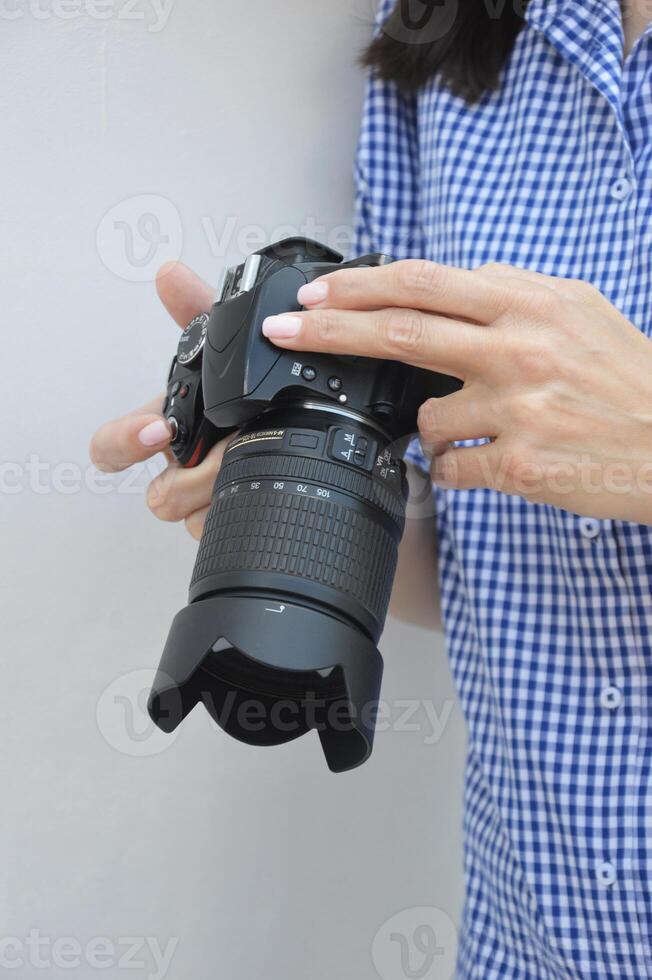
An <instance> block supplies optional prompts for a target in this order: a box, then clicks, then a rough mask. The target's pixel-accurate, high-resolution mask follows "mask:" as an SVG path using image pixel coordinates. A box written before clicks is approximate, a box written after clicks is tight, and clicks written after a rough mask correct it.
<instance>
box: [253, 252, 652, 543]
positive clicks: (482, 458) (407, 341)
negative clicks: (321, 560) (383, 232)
mask: <svg viewBox="0 0 652 980" xmlns="http://www.w3.org/2000/svg"><path fill="white" fill-rule="evenodd" d="M299 302H300V303H301V304H302V305H303V306H305V307H306V308H307V309H306V311H305V312H301V313H294V314H285V315H282V316H278V317H270V318H268V320H266V321H265V324H264V325H263V332H264V334H265V335H266V336H267V337H269V338H270V340H273V341H274V343H275V344H277V345H278V346H280V347H283V348H286V349H289V350H305V351H323V352H327V353H332V354H351V355H359V356H364V357H378V358H387V359H390V360H398V361H403V362H405V363H407V364H411V365H415V366H418V367H420V368H425V369H427V370H430V371H439V372H443V373H445V374H451V375H454V376H455V377H458V378H461V379H462V380H463V381H464V388H463V389H462V390H460V391H458V392H456V393H455V394H452V395H448V396H447V397H445V398H439V399H431V400H429V401H427V402H426V403H425V404H424V405H423V406H422V407H421V410H420V412H419V420H418V424H419V431H420V434H421V439H422V442H423V444H424V447H425V448H426V450H428V449H430V452H431V453H433V454H434V460H433V464H432V475H433V479H434V480H435V481H436V482H437V483H439V484H441V485H443V486H446V487H449V488H454V489H470V488H475V487H488V488H491V489H494V490H498V491H501V492H504V493H508V494H517V495H519V496H521V497H524V498H525V499H527V500H530V501H532V502H536V503H548V504H553V505H554V506H556V507H561V508H564V509H565V510H568V511H571V512H573V513H576V514H582V515H584V516H589V517H596V518H613V519H621V520H626V521H633V522H637V523H642V524H651V525H652V383H651V379H652V341H651V340H650V339H648V338H647V337H646V336H645V335H644V334H643V333H641V332H640V331H639V330H637V329H636V327H634V326H633V325H632V324H631V323H630V322H629V321H628V320H627V319H626V318H625V317H624V316H622V315H621V314H620V313H619V312H618V311H617V310H616V309H615V308H614V307H613V306H612V305H611V303H609V302H608V301H607V300H606V299H605V298H604V297H603V296H602V295H601V293H599V292H598V290H597V289H595V288H594V287H593V286H591V285H588V284H587V283H584V282H579V281H576V280H569V279H557V278H553V277H550V276H544V275H539V274H537V273H531V272H524V271H522V270H520V269H516V268H512V267H510V266H499V265H489V266H482V267H481V268H479V269H477V270H475V271H473V272H470V271H466V270H461V269H455V268H451V267H447V266H441V265H437V264H435V263H433V262H426V261H417V260H414V261H413V260H410V261H402V262H395V263H393V264H391V265H387V266H383V267H381V268H377V269H346V270H342V271H339V272H335V273H332V274H331V275H328V276H325V277H323V278H322V279H318V280H316V281H315V282H313V283H310V284H308V285H307V286H304V287H303V288H302V290H301V291H300V292H299ZM483 438H489V439H491V442H487V443H484V444H482V445H480V446H467V447H460V448H455V447H453V446H452V445H451V443H454V442H459V441H465V440H475V439H483Z"/></svg>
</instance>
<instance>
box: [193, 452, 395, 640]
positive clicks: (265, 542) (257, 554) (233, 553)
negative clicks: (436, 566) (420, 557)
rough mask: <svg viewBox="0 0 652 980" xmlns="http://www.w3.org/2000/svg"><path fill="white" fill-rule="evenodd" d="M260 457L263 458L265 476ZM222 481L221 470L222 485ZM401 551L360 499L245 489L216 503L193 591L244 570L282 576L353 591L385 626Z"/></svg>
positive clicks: (209, 517)
mask: <svg viewBox="0 0 652 980" xmlns="http://www.w3.org/2000/svg"><path fill="white" fill-rule="evenodd" d="M261 462H262V460H261V459H260V458H258V459H257V460H256V463H257V464H258V465H257V467H256V473H257V474H258V475H262V472H261V466H260V464H261ZM301 462H302V463H305V462H306V461H305V460H302V461H301ZM275 472H278V471H277V470H276V471H275ZM303 472H304V476H305V470H304V471H303ZM222 482H223V481H222V474H220V479H219V480H218V486H219V485H220V484H221V483H222ZM397 556H398V545H397V542H396V540H395V539H394V537H393V536H392V535H390V534H389V533H388V531H387V530H386V529H385V528H384V527H383V526H382V525H381V524H380V523H377V522H375V521H373V520H372V519H370V517H368V516H367V515H366V514H365V513H362V512H361V510H360V509H356V507H355V505H354V502H353V501H352V506H351V507H348V506H346V505H344V504H341V503H335V502H333V501H327V500H323V499H319V498H315V497H303V496H301V495H300V494H294V493H286V492H282V491H258V492H250V491H247V490H242V491H239V492H238V493H235V494H233V495H232V496H227V497H225V498H223V499H222V500H219V501H215V502H214V503H213V505H212V507H211V510H210V512H209V515H208V518H207V520H206V526H205V528H204V534H203V537H202V541H201V545H200V548H199V553H198V555H197V562H196V564H195V570H194V573H193V578H192V582H191V586H190V589H191V594H193V595H195V596H197V595H198V594H200V593H201V583H202V581H203V580H204V579H210V578H211V577H213V576H215V575H218V574H220V573H231V574H232V575H233V577H234V581H235V580H236V579H237V576H238V573H239V572H245V573H246V572H270V573H277V574H283V575H288V576H291V577H292V579H293V580H294V581H295V582H297V583H298V581H299V580H307V581H308V582H311V583H315V584H317V585H320V586H325V587H327V589H328V590H329V592H330V590H336V591H337V592H340V593H344V594H346V595H347V596H349V597H350V598H351V599H353V600H354V601H356V602H358V603H360V604H361V605H362V606H363V607H364V609H365V610H367V611H368V613H370V614H371V616H372V617H373V618H374V619H375V620H376V621H377V622H379V623H381V624H382V623H383V622H384V620H385V616H386V613H387V607H388V604H389V598H390V593H391V587H392V583H393V580H394V573H395V571H396V562H397ZM288 587H290V588H291V586H290V583H289V582H288ZM298 589H299V586H298V584H297V590H298ZM206 590H207V591H210V585H209V583H208V582H207V583H206Z"/></svg>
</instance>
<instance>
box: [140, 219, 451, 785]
mask: <svg viewBox="0 0 652 980" xmlns="http://www.w3.org/2000/svg"><path fill="white" fill-rule="evenodd" d="M391 261H392V259H391V258H389V257H388V256H384V255H365V256H363V257H361V258H358V259H355V260H354V261H351V262H347V263H344V262H343V259H342V256H341V255H339V254H338V253H337V252H334V251H332V250H331V249H330V248H327V247H326V246H324V245H320V244H318V243H317V242H313V241H309V240H306V239H302V238H292V239H288V240H285V241H282V242H279V243H277V244H275V245H271V246H269V247H267V248H263V249H261V250H260V251H259V252H256V253H254V254H253V255H250V256H249V258H248V259H247V260H246V262H244V263H243V264H242V265H239V266H237V267H235V268H232V269H228V270H227V271H226V272H225V273H224V275H223V278H222V282H221V285H220V287H219V289H218V291H217V296H216V301H215V304H214V306H213V308H212V310H211V312H210V313H205V314H202V315H201V316H198V317H197V318H195V319H194V320H193V321H192V323H191V324H190V325H189V326H188V327H187V328H186V330H185V331H184V333H183V335H182V337H181V340H180V343H179V347H178V351H177V354H176V356H175V358H174V359H173V362H172V366H171V368H170V372H169V376H168V387H167V394H166V398H165V402H164V406H163V411H164V414H165V416H166V417H167V419H168V421H169V422H170V424H171V426H172V428H173V433H174V440H173V443H172V449H173V451H174V454H175V456H176V458H177V460H178V461H179V463H180V464H181V465H184V466H195V465H197V464H198V463H200V462H201V460H202V459H203V458H204V457H205V455H206V453H207V452H208V451H209V449H210V448H211V446H213V445H214V444H215V443H216V442H217V441H218V440H219V439H222V438H224V437H225V436H226V435H229V434H232V435H233V438H232V439H231V441H230V442H229V444H228V446H227V449H226V452H225V454H224V460H223V464H222V467H221V470H220V473H219V476H218V478H217V481H216V483H215V488H214V491H213V497H212V505H211V509H210V512H209V515H208V517H207V520H206V524H205V528H204V532H203V537H202V539H201V543H200V546H199V552H198V555H197V560H196V564H195V568H194V572H193V575H192V580H191V583H190V593H189V602H188V605H187V606H186V607H185V608H184V609H182V610H181V612H179V613H178V614H177V616H176V617H175V619H174V621H173V623H172V627H171V630H170V634H169V637H168V640H167V644H166V646H165V649H164V652H163V656H162V659H161V663H160V666H159V670H158V673H157V675H156V678H155V680H154V686H153V689H152V692H151V695H150V698H149V703H148V710H149V713H150V715H151V717H152V719H153V720H154V722H155V723H156V724H157V725H158V726H159V728H161V729H163V730H164V731H166V732H171V731H173V730H174V729H175V728H176V727H177V725H179V723H180V722H181V721H182V720H183V718H185V716H186V715H187V714H188V713H189V712H190V711H191V710H192V708H194V706H195V705H196V704H198V703H199V702H200V701H201V702H203V703H204V705H205V706H206V708H207V710H208V711H209V713H210V714H211V716H212V717H213V718H214V720H215V721H216V722H217V724H218V725H219V726H220V727H221V728H222V729H224V730H225V731H226V732H228V733H229V734H230V735H232V736H234V737H235V738H237V739H239V740H240V741H243V742H247V743H249V744H252V745H276V744H280V743H283V742H287V741H290V740H291V739H294V738H297V737H299V736H301V735H303V734H304V733H306V732H308V731H310V730H313V729H314V730H316V731H317V732H318V734H319V739H320V741H321V745H322V748H323V751H324V754H325V757H326V761H327V763H328V766H329V768H330V769H331V770H332V771H334V772H340V771H344V770H347V769H351V768H353V767H354V766H357V765H359V764H361V763H362V762H364V761H365V760H366V759H367V758H368V757H369V754H370V752H371V748H372V743H373V736H374V727H375V714H376V709H377V705H378V698H379V694H380V684H381V678H382V671H383V662H382V657H381V655H380V653H379V651H378V648H377V643H378V640H379V638H380V635H381V633H382V630H383V627H384V623H385V617H386V614H387V607H388V603H389V598H390V593H391V590H392V585H393V581H394V575H395V571H396V563H397V555H398V546H399V543H400V540H401V536H402V534H403V530H404V526H405V510H406V504H407V494H408V489H407V481H406V476H405V465H404V463H403V462H402V460H401V459H400V456H401V455H402V451H401V450H402V448H403V447H404V446H405V444H406V439H407V437H408V436H410V435H411V434H412V433H413V432H414V431H415V430H416V423H417V412H418V409H419V406H420V405H421V404H422V403H423V402H424V401H426V399H428V398H432V397H440V396H444V395H447V394H450V393H451V392H453V391H455V390H457V389H458V388H459V387H460V386H461V383H460V382H459V381H458V380H457V379H455V378H450V377H448V376H445V375H440V374H433V373H431V372H427V371H423V370H419V369H416V368H412V367H408V366H406V365H404V364H400V363H397V362H392V361H381V360H376V359H371V358H364V357H337V356H333V355H328V354H303V353H296V352H292V351H284V350H281V349H279V348H278V347H275V346H274V345H273V344H272V343H270V341H268V340H267V339H266V338H265V337H264V336H263V334H262V332H261V326H262V323H263V320H264V319H265V317H267V316H272V315H275V314H278V313H285V312H292V311H299V310H301V309H302V307H301V306H300V305H299V304H298V301H297V293H298V291H299V288H300V287H301V286H303V285H305V283H308V282H311V281H312V280H314V279H316V278H318V277H320V276H323V275H325V274H327V273H330V272H335V271H336V270H338V269H343V268H365V267H374V266H381V265H384V264H386V263H389V262H391Z"/></svg>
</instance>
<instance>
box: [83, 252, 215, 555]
mask: <svg viewBox="0 0 652 980" xmlns="http://www.w3.org/2000/svg"><path fill="white" fill-rule="evenodd" d="M156 286H157V289H158V294H159V297H160V299H161V302H162V303H163V305H164V307H165V308H166V310H167V311H168V313H169V314H170V315H171V316H172V317H173V318H174V319H175V320H176V322H177V323H178V324H179V326H180V327H182V328H183V327H186V326H187V324H188V323H190V321H191V320H192V319H193V318H194V317H195V316H197V315H198V314H199V313H203V312H205V311H206V310H209V309H210V308H211V306H212V304H213V290H212V289H211V287H210V286H208V285H207V284H206V283H205V282H203V281H202V280H201V279H200V278H199V277H198V276H196V275H195V274H194V273H193V272H191V271H190V269H188V268H186V266H184V265H181V264H180V263H176V264H173V265H167V266H163V268H162V269H161V271H160V272H159V275H158V278H157V282H156ZM162 404H163V394H160V395H159V396H158V397H157V398H154V399H152V401H151V402H148V404H147V405H143V407H142V408H139V409H136V410H135V411H134V412H130V413H129V415H125V416H123V418H120V419H117V420H116V421H114V422H107V423H106V424H105V425H103V426H102V428H101V429H99V430H98V431H97V432H96V433H95V435H94V436H93V439H92V441H91V446H90V456H91V459H92V461H93V463H94V464H95V465H96V466H97V467H98V469H100V470H103V471H104V472H105V473H117V472H119V471H120V470H125V469H127V468H128V467H129V466H133V464H134V463H139V462H142V461H143V460H145V459H149V458H150V457H151V456H155V455H156V454H157V453H165V455H166V457H167V459H168V467H167V469H166V470H164V472H163V473H161V474H160V476H157V477H156V479H155V480H153V481H152V483H151V484H150V485H149V488H148V491H147V503H148V505H149V508H150V510H151V511H152V512H153V513H154V514H155V515H156V517H158V518H160V519H161V520H162V521H185V523H186V527H187V529H188V531H189V532H190V534H191V535H192V536H193V538H197V539H199V538H200V537H201V533H202V530H203V527H204V522H205V520H206V515H207V513H208V509H209V506H210V501H211V493H212V490H213V484H214V483H215V479H216V477H217V474H218V472H219V468H220V466H221V464H222V456H223V455H224V449H225V447H226V443H227V442H228V439H224V440H223V441H222V442H220V443H218V444H217V445H216V446H214V447H213V449H212V450H211V451H210V453H209V454H208V455H207V457H206V459H205V460H204V461H203V462H202V463H201V464H200V465H199V466H197V467H195V468H194V469H189V470H187V469H183V468H182V467H180V466H179V464H178V463H177V462H176V461H175V459H174V456H173V455H172V452H171V450H170V448H169V446H170V438H171V432H170V427H169V425H168V423H167V422H166V420H165V419H164V417H163V415H162V414H161V411H160V409H161V405H162Z"/></svg>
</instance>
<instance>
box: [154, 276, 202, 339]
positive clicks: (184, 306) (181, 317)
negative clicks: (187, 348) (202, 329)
mask: <svg viewBox="0 0 652 980" xmlns="http://www.w3.org/2000/svg"><path fill="white" fill-rule="evenodd" d="M156 290H157V292H158V295H159V298H160V300H161V302H162V303H163V306H164V307H165V309H166V310H167V311H168V313H169V314H170V316H171V317H172V318H173V319H174V320H176V322H177V323H178V324H179V326H180V327H187V326H188V324H189V323H190V321H191V320H192V319H194V318H195V317H196V316H198V315H199V314H200V313H208V312H209V311H210V309H211V307H212V305H213V302H214V297H215V290H214V289H213V288H212V287H211V286H209V285H208V283H207V282H204V280H203V279H200V277H199V276H198V275H196V273H194V272H193V271H192V269H189V268H188V266H187V265H184V264H183V262H166V264H165V265H163V266H161V268H160V269H159V271H158V274H157V276H156Z"/></svg>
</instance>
